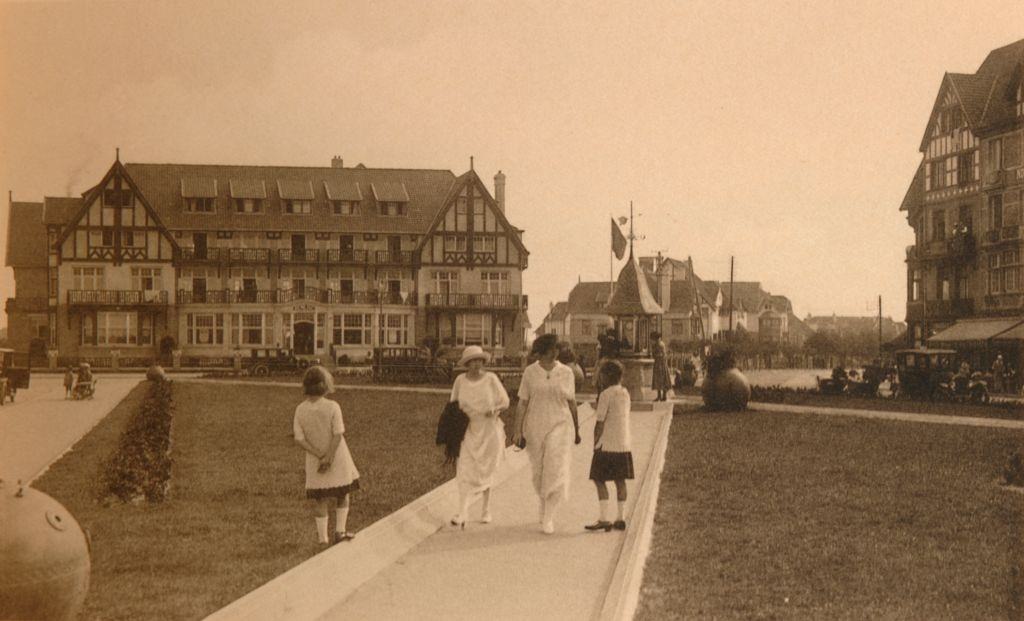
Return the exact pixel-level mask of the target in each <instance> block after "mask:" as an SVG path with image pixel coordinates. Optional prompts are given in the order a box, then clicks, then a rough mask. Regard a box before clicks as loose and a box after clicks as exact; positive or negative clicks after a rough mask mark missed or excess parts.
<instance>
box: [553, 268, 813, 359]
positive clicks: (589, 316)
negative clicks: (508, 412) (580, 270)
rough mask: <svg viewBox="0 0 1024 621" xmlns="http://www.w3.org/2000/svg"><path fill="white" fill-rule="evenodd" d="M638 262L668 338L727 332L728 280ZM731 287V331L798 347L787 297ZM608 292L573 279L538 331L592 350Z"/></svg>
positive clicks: (800, 329) (798, 326) (756, 287)
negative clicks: (573, 283) (565, 297)
mask: <svg viewBox="0 0 1024 621" xmlns="http://www.w3.org/2000/svg"><path fill="white" fill-rule="evenodd" d="M639 266H640V269H641V271H642V272H643V274H644V277H645V278H646V280H647V286H648V288H649V289H650V291H651V293H652V294H653V296H654V298H655V300H656V301H657V302H658V304H659V305H660V306H661V307H662V309H663V310H664V311H665V314H664V315H663V316H662V318H661V325H660V326H659V327H658V329H659V330H660V331H661V333H662V335H663V338H664V340H665V341H666V342H669V343H671V342H672V341H677V342H679V343H690V342H694V341H699V340H702V338H706V339H717V338H721V336H722V334H723V333H725V332H728V329H729V305H728V299H729V298H728V290H729V284H728V283H719V282H717V281H705V280H703V279H701V278H700V277H699V276H697V275H696V274H693V273H691V270H690V265H689V262H688V261H680V260H678V259H673V258H671V257H662V256H653V257H641V258H640V260H639ZM734 290H735V295H736V300H737V303H736V304H735V305H734V307H733V313H734V316H733V320H734V329H735V328H736V327H738V326H742V327H743V328H744V329H746V330H747V331H749V332H751V333H754V334H757V335H758V336H759V338H764V339H766V340H774V341H777V342H792V343H795V344H798V345H799V344H801V343H802V342H803V339H804V338H806V335H807V333H808V331H807V328H806V326H804V325H803V322H801V321H800V319H798V318H797V317H796V316H795V315H793V308H792V304H791V303H790V302H789V300H788V299H787V298H785V297H784V296H773V295H771V294H769V293H767V292H765V291H764V290H763V289H761V285H760V283H756V282H754V283H750V282H743V283H735V286H734ZM610 293H611V283H609V282H607V281H597V282H580V283H577V284H576V286H575V287H573V289H572V291H570V292H569V297H568V300H567V301H565V302H558V303H557V304H555V305H553V306H552V307H551V310H550V311H549V313H548V316H547V317H546V318H545V320H544V323H543V324H542V326H541V327H540V328H539V329H538V334H542V333H549V334H558V335H559V336H561V337H563V340H565V341H567V342H569V343H571V344H572V345H573V347H574V348H575V349H576V350H577V351H578V352H584V353H586V352H591V351H596V349H597V336H598V334H600V333H601V331H602V330H605V329H607V328H608V327H611V326H612V318H611V316H610V315H608V314H607V313H606V312H605V306H606V305H607V304H608V300H609V296H610ZM563 305H564V306H563Z"/></svg>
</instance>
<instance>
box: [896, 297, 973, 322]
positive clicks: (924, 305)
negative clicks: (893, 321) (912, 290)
mask: <svg viewBox="0 0 1024 621" xmlns="http://www.w3.org/2000/svg"><path fill="white" fill-rule="evenodd" d="M973 314H974V300H972V299H970V298H962V299H957V300H928V301H927V302H925V301H917V302H907V319H908V320H910V321H915V320H917V321H919V320H921V319H925V318H926V317H927V318H928V319H956V318H960V317H968V316H970V315H973Z"/></svg>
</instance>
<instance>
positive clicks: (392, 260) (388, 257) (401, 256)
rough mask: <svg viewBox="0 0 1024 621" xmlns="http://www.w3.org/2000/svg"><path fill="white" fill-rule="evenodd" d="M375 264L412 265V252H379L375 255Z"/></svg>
mask: <svg viewBox="0 0 1024 621" xmlns="http://www.w3.org/2000/svg"><path fill="white" fill-rule="evenodd" d="M373 262H374V263H377V264H379V265H412V252H409V251H408V250H401V251H393V250H378V251H376V252H375V253H374V254H373Z"/></svg>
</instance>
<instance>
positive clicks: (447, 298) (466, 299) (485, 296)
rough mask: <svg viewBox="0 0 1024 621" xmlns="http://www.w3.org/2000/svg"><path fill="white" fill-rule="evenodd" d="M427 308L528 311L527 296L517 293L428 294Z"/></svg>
mask: <svg viewBox="0 0 1024 621" xmlns="http://www.w3.org/2000/svg"><path fill="white" fill-rule="evenodd" d="M427 306H428V307H432V308H473V309H476V308H481V309H485V308H486V309H508V310H526V308H527V296H525V295H517V294H515V293H428V294H427Z"/></svg>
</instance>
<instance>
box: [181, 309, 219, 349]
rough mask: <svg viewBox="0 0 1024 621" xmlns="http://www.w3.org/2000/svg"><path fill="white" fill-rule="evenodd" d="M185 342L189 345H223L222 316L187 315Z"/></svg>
mask: <svg viewBox="0 0 1024 621" xmlns="http://www.w3.org/2000/svg"><path fill="white" fill-rule="evenodd" d="M185 340H186V342H187V343H188V344H189V345H223V344H224V315H222V314H221V313H188V316H187V319H186V335H185Z"/></svg>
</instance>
